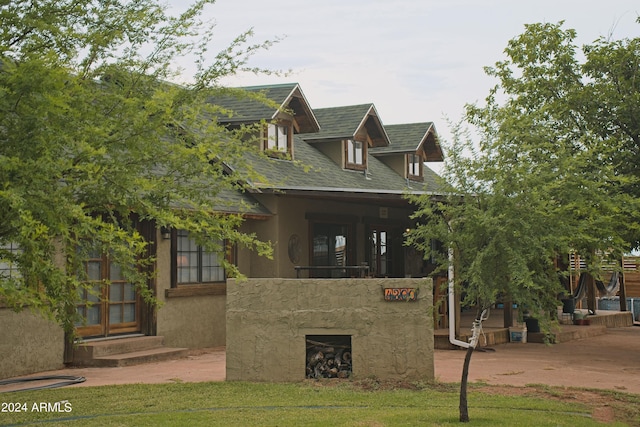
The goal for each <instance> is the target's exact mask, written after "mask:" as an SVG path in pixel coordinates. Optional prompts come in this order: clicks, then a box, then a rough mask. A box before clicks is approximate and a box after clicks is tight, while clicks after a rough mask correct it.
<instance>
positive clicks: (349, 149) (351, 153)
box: [347, 140, 355, 163]
mask: <svg viewBox="0 0 640 427" xmlns="http://www.w3.org/2000/svg"><path fill="white" fill-rule="evenodd" d="M353 150H354V148H353V141H352V140H349V141H347V162H348V163H354V161H355V155H354V151H353Z"/></svg>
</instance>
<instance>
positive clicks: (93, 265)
mask: <svg viewBox="0 0 640 427" xmlns="http://www.w3.org/2000/svg"><path fill="white" fill-rule="evenodd" d="M101 271H102V262H100V261H89V262H88V263H87V276H88V278H89V280H101V279H102V273H101Z"/></svg>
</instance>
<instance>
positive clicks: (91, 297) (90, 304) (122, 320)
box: [76, 253, 140, 337]
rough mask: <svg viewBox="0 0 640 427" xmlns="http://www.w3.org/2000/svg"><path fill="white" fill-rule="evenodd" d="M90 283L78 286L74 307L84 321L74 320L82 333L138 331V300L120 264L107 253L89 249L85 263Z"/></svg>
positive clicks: (99, 333)
mask: <svg viewBox="0 0 640 427" xmlns="http://www.w3.org/2000/svg"><path fill="white" fill-rule="evenodd" d="M86 272H87V279H88V281H89V283H90V284H91V286H90V287H88V288H86V289H81V290H80V299H81V302H80V303H79V304H78V305H77V308H76V309H77V311H78V313H79V314H80V316H81V317H82V318H83V319H84V321H81V322H78V323H77V324H76V329H77V332H78V335H80V336H82V337H90V336H109V335H113V334H119V333H130V332H139V331H140V303H139V299H140V298H139V296H138V293H137V292H136V290H135V288H134V286H133V285H132V284H131V283H128V282H127V281H126V279H125V278H124V276H123V275H122V271H121V269H120V266H118V265H117V264H115V263H111V262H109V259H108V257H105V256H101V255H100V254H99V253H91V255H90V258H89V260H88V261H87V263H86Z"/></svg>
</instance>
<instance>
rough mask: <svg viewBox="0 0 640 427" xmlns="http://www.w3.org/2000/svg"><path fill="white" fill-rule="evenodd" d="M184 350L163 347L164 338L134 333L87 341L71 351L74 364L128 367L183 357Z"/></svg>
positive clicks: (185, 352)
mask: <svg viewBox="0 0 640 427" xmlns="http://www.w3.org/2000/svg"><path fill="white" fill-rule="evenodd" d="M187 351H188V349H185V348H170V347H165V346H164V337H161V336H135V337H117V338H108V339H101V340H91V341H87V342H83V343H81V344H79V345H78V346H77V347H76V348H75V349H74V352H73V362H72V364H73V365H74V366H92V367H107V366H110V367H112V366H129V365H135V364H141V363H150V362H156V361H161V360H169V359H172V358H179V357H184V356H185V355H186V354H187Z"/></svg>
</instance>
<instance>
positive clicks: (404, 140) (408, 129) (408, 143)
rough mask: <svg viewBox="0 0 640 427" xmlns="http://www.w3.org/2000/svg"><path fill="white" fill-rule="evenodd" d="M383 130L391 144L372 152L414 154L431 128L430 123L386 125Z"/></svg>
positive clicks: (431, 124)
mask: <svg viewBox="0 0 640 427" xmlns="http://www.w3.org/2000/svg"><path fill="white" fill-rule="evenodd" d="M384 128H385V130H386V131H387V135H389V139H390V141H391V143H390V144H389V145H388V146H387V147H376V148H374V149H373V150H372V151H373V153H374V154H378V153H410V152H415V151H416V150H417V149H418V148H419V146H420V143H422V141H423V140H424V138H425V137H426V136H427V133H428V132H429V130H430V129H432V128H433V123H432V122H423V123H408V124H400V125H386V126H385V127H384Z"/></svg>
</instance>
